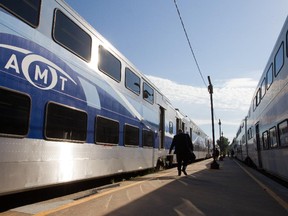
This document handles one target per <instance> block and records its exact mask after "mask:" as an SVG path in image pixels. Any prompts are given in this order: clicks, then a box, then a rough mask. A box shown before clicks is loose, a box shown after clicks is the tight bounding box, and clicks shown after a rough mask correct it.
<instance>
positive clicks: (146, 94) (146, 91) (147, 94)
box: [143, 83, 154, 103]
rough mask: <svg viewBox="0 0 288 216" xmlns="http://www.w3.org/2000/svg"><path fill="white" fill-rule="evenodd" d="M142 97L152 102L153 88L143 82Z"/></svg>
mask: <svg viewBox="0 0 288 216" xmlns="http://www.w3.org/2000/svg"><path fill="white" fill-rule="evenodd" d="M143 98H144V99H145V100H146V101H148V102H150V103H154V90H153V89H152V88H151V87H150V86H149V85H148V84H147V83H144V84H143Z"/></svg>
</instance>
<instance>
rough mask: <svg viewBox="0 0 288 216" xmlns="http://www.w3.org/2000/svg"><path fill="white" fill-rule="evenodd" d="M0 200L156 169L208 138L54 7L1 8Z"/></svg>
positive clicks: (46, 0) (57, 3) (17, 4)
mask: <svg viewBox="0 0 288 216" xmlns="http://www.w3.org/2000/svg"><path fill="white" fill-rule="evenodd" d="M0 119H1V121H0V171H1V173H2V175H1V177H0V196H2V195H6V194H12V193H17V192H21V191H27V190H32V189H36V188H41V187H48V186H52V185H58V184H65V183H68V182H75V181H82V180H87V179H93V178H101V177H105V176H111V175H116V174H120V173H128V172H135V171H138V170H144V169H151V168H155V167H156V166H157V164H158V163H159V161H162V162H163V161H165V159H166V157H167V154H168V151H169V147H170V144H171V141H172V138H173V136H174V135H175V133H176V131H177V130H178V129H179V128H182V129H183V130H185V132H187V133H189V134H190V136H191V138H192V139H193V141H194V143H195V146H196V149H195V154H196V155H197V157H198V159H200V158H205V157H206V154H207V153H208V148H207V141H208V138H207V135H206V134H205V133H204V132H203V131H202V130H201V129H200V128H199V127H197V125H195V124H194V123H193V122H192V121H188V120H187V119H185V117H184V116H183V115H182V114H180V112H179V111H178V110H176V109H175V108H174V107H173V105H172V104H171V103H170V102H169V100H168V99H167V98H166V97H165V95H163V94H162V93H161V92H160V90H159V89H157V87H156V86H155V85H153V83H151V82H150V81H149V80H148V79H147V78H146V77H145V76H144V75H143V74H142V73H141V72H139V71H138V70H137V69H136V68H135V66H134V65H133V64H132V63H131V62H129V61H128V60H127V59H126V58H125V57H124V56H123V55H122V54H121V53H120V52H119V51H117V50H116V49H115V48H114V47H113V46H112V45H111V44H110V43H109V42H108V41H107V40H105V38H104V37H102V36H101V35H100V34H99V33H98V32H97V31H96V30H95V29H93V28H92V27H91V26H90V25H89V24H88V23H87V22H86V21H85V20H84V19H83V18H81V16H80V15H78V14H77V13H76V12H75V11H74V10H73V9H72V8H71V7H69V6H68V5H67V3H65V1H63V0H18V1H11V0H3V1H0Z"/></svg>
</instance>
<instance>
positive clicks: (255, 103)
mask: <svg viewBox="0 0 288 216" xmlns="http://www.w3.org/2000/svg"><path fill="white" fill-rule="evenodd" d="M256 107H257V95H255V97H254V99H253V111H255V110H256Z"/></svg>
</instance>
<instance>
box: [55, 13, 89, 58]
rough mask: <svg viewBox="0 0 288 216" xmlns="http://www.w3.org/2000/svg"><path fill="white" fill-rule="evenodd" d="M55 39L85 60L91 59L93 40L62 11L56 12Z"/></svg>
mask: <svg viewBox="0 0 288 216" xmlns="http://www.w3.org/2000/svg"><path fill="white" fill-rule="evenodd" d="M52 35H53V39H54V40H55V41H56V42H57V43H58V44H60V45H62V46H63V47H65V48H66V49H68V50H69V51H71V52H73V53H75V54H76V55H77V56H79V57H80V58H82V59H83V60H85V61H87V62H89V61H90V59H91V46H92V39H91V37H90V35H89V34H87V33H86V32H85V31H84V30H83V29H81V28H80V27H79V26H78V25H77V24H76V23H74V22H73V21H72V20H71V19H69V18H68V17H67V16H66V15H65V14H64V13H62V12H61V11H60V10H56V11H55V17H54V28H53V33H52Z"/></svg>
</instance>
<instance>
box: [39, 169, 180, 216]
mask: <svg viewBox="0 0 288 216" xmlns="http://www.w3.org/2000/svg"><path fill="white" fill-rule="evenodd" d="M172 172H175V171H171V172H168V173H164V174H162V175H158V176H157V177H151V178H150V179H146V180H143V181H139V182H135V183H132V184H129V185H126V186H122V187H121V186H120V187H119V188H116V189H113V190H109V191H106V192H102V193H99V194H95V195H91V196H89V197H85V198H83V199H80V200H76V201H74V202H71V203H68V204H66V205H63V206H60V207H57V208H55V209H51V210H47V211H43V212H39V213H37V214H35V216H44V215H49V214H52V213H56V212H58V211H62V210H64V209H67V208H70V207H73V206H76V205H80V204H82V203H85V202H89V201H91V200H94V199H97V198H99V197H102V196H105V195H107V194H110V193H114V192H117V191H120V190H123V189H126V188H129V187H133V186H135V185H139V184H142V183H143V182H146V181H149V180H152V179H157V178H158V177H162V176H165V175H169V174H171V173H172Z"/></svg>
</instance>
